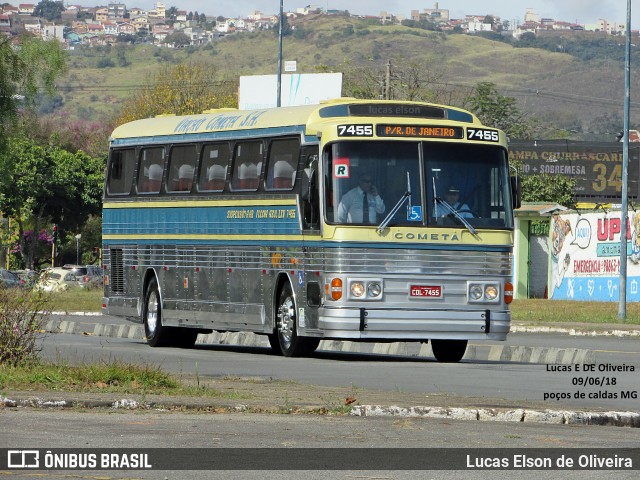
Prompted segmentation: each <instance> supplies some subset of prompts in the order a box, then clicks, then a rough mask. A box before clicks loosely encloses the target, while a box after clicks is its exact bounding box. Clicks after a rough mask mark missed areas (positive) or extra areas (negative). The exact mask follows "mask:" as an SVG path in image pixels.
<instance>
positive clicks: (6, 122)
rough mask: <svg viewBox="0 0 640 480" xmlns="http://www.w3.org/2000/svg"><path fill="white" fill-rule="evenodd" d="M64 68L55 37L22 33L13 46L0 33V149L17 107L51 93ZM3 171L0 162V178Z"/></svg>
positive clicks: (14, 118) (14, 117)
mask: <svg viewBox="0 0 640 480" xmlns="http://www.w3.org/2000/svg"><path fill="white" fill-rule="evenodd" d="M66 68H67V65H66V54H65V52H64V51H63V50H62V48H61V47H60V43H59V42H58V41H56V40H54V41H51V42H44V41H42V40H38V39H35V38H33V37H31V36H27V35H25V36H22V37H20V48H13V46H12V43H11V39H10V38H9V37H7V36H0V153H1V152H2V149H3V145H4V142H5V141H6V131H7V128H8V127H10V126H11V125H12V124H14V123H15V121H16V119H17V118H18V116H17V112H18V108H27V109H30V108H32V107H34V106H35V102H36V100H37V99H38V96H39V93H40V92H41V91H44V92H45V93H47V94H49V95H53V93H54V91H55V81H56V79H57V78H58V77H59V76H60V75H62V74H63V73H64V72H65V71H66ZM4 175H6V173H5V169H4V168H3V165H2V164H0V178H2V177H3V176H4ZM1 193H2V192H0V194H1Z"/></svg>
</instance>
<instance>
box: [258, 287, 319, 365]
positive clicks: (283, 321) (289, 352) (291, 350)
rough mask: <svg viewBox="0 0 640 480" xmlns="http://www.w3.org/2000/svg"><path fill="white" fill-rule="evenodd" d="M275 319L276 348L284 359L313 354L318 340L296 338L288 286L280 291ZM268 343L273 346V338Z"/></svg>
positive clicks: (295, 315)
mask: <svg viewBox="0 0 640 480" xmlns="http://www.w3.org/2000/svg"><path fill="white" fill-rule="evenodd" d="M276 317H277V326H276V330H277V332H276V334H277V339H278V345H277V346H279V347H280V352H282V354H283V355H284V356H285V357H300V356H304V355H310V354H311V353H313V352H315V350H316V349H317V348H318V345H319V344H320V339H319V338H309V337H300V336H298V327H297V311H296V304H295V299H294V297H293V291H292V290H291V286H290V285H289V284H286V285H285V286H284V287H283V288H282V290H281V291H280V296H279V297H278V309H277V311H276ZM270 341H271V345H272V346H274V343H275V336H273V337H271V338H270ZM274 350H276V349H275V348H274Z"/></svg>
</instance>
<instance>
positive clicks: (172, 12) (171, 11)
mask: <svg viewBox="0 0 640 480" xmlns="http://www.w3.org/2000/svg"><path fill="white" fill-rule="evenodd" d="M177 15H178V7H173V6H172V7H169V8H167V10H166V11H165V14H164V16H165V18H168V19H171V20H175V19H176V16H177Z"/></svg>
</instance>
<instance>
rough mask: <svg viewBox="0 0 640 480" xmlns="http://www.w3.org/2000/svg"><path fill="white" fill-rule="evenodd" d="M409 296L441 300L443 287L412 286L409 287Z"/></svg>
mask: <svg viewBox="0 0 640 480" xmlns="http://www.w3.org/2000/svg"><path fill="white" fill-rule="evenodd" d="M409 296H411V297H420V298H441V297H442V286H441V285H411V286H410V287H409Z"/></svg>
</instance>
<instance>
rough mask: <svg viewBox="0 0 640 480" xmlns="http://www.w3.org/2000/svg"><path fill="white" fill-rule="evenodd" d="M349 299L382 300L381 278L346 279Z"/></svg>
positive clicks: (382, 287)
mask: <svg viewBox="0 0 640 480" xmlns="http://www.w3.org/2000/svg"><path fill="white" fill-rule="evenodd" d="M347 289H348V290H347V291H348V292H349V299H350V300H364V301H377V302H379V301H382V294H383V291H384V286H383V282H382V279H381V278H354V279H351V278H350V279H347Z"/></svg>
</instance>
